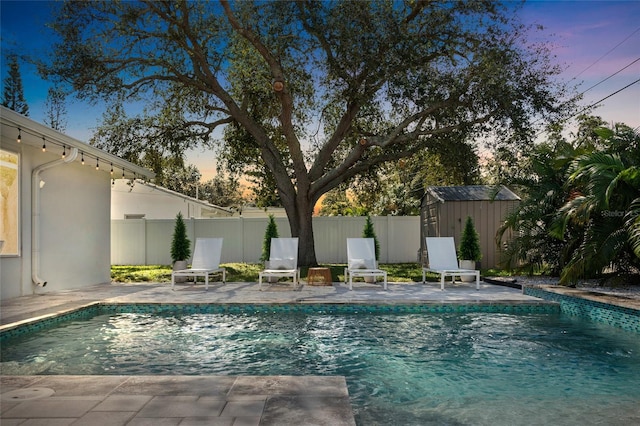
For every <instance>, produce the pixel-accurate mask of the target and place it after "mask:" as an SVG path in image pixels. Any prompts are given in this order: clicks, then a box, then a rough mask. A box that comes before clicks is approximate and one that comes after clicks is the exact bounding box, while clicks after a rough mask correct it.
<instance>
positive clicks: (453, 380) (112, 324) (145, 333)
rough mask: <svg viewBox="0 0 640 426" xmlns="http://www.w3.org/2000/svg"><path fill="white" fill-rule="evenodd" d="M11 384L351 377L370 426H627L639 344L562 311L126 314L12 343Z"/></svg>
mask: <svg viewBox="0 0 640 426" xmlns="http://www.w3.org/2000/svg"><path fill="white" fill-rule="evenodd" d="M0 360H1V367H2V374H4V375H13V374H65V375H67V374H70V375H71V374H98V375H103V374H122V375H137V374H159V375H160V374H179V375H190V374H194V375H195V374H203V375H219V374H222V375H342V376H345V377H346V378H347V385H348V387H349V393H350V396H351V401H352V406H353V409H354V413H355V415H356V421H357V423H358V424H359V425H431V424H433V425H441V424H449V425H536V424H539V425H548V424H554V425H585V424H587V425H588V424H605V425H618V424H619V425H628V424H638V422H639V421H640V408H639V407H640V386H639V384H640V336H638V334H636V333H631V332H627V331H623V330H620V329H617V328H613V327H610V326H607V325H604V324H598V323H593V322H588V321H583V320H579V319H576V318H574V317H569V316H565V315H562V314H517V315H512V314H499V313H482V312H472V313H445V314H387V315H380V314H376V315H370V314H333V315H327V314H313V313H311V314H303V313H292V314H283V313H256V314H229V313H224V314H194V315H180V316H168V315H156V314H139V313H137V314H116V315H98V316H95V317H93V318H91V319H89V320H82V321H70V322H66V323H62V324H60V325H59V326H57V327H55V328H52V329H48V330H46V331H42V332H38V333H29V334H26V335H24V336H20V337H15V338H10V339H7V340H5V341H3V344H2V348H1V355H0Z"/></svg>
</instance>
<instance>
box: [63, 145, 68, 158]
mask: <svg viewBox="0 0 640 426" xmlns="http://www.w3.org/2000/svg"><path fill="white" fill-rule="evenodd" d="M66 156H67V146H66V145H62V158H65V157H66Z"/></svg>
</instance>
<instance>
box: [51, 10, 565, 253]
mask: <svg viewBox="0 0 640 426" xmlns="http://www.w3.org/2000/svg"><path fill="white" fill-rule="evenodd" d="M58 9H59V10H58V11H57V12H58V13H57V15H56V16H55V17H54V22H53V23H52V27H53V28H54V29H55V31H56V32H57V35H58V36H59V37H58V40H59V42H58V44H57V45H56V46H55V47H54V48H53V49H52V51H51V55H50V57H49V58H48V59H47V60H46V61H43V63H41V64H39V65H40V69H41V70H42V72H43V77H45V78H46V79H47V80H53V79H54V78H58V79H60V80H62V81H66V82H69V84H70V85H71V86H72V87H73V88H74V90H76V91H77V93H76V94H77V95H78V96H79V97H80V98H89V99H91V100H97V101H103V100H111V101H115V104H116V105H117V104H118V103H122V102H123V100H127V101H133V102H136V101H144V103H145V106H146V108H145V111H144V112H143V113H142V114H141V116H140V117H136V118H135V119H132V120H128V118H126V119H124V120H122V121H120V120H119V122H122V123H128V124H130V126H127V125H123V126H119V127H118V128H119V129H120V130H119V131H118V132H114V133H112V135H113V137H111V136H109V141H110V142H109V143H110V144H111V145H112V146H116V145H117V146H118V149H121V150H122V151H123V152H124V153H125V154H131V156H133V157H136V158H138V159H140V158H141V157H144V158H145V161H146V157H147V156H149V157H150V158H152V159H154V161H155V160H156V159H158V158H164V159H167V158H171V155H173V156H175V157H181V156H182V155H184V151H185V150H186V149H189V148H193V147H195V146H207V147H208V146H210V144H211V143H212V140H211V137H212V136H215V135H217V134H218V133H217V132H219V130H220V129H221V128H223V127H224V128H225V134H224V135H223V138H222V140H219V141H217V142H220V144H219V151H220V152H219V154H220V155H219V158H221V159H223V161H224V162H225V163H224V164H223V165H224V166H226V167H228V168H229V169H234V168H235V170H234V171H237V172H238V173H243V174H248V175H250V176H251V178H254V179H255V180H256V183H257V184H258V185H259V186H258V193H257V200H256V202H257V204H258V205H273V203H281V204H282V206H283V207H284V208H285V209H286V211H287V215H288V217H289V225H290V227H291V235H293V236H298V237H300V238H301V246H300V262H301V264H303V265H311V264H315V263H316V259H315V251H314V244H313V231H312V220H311V217H312V214H313V207H314V206H315V203H316V202H317V201H318V200H319V199H320V197H321V196H322V195H323V194H326V193H327V192H328V191H330V190H331V189H333V188H336V187H338V186H339V185H340V184H342V183H346V182H349V181H351V180H353V179H355V178H356V177H357V176H361V175H362V174H364V173H368V172H370V171H375V170H377V169H378V168H379V167H381V166H383V165H385V164H389V163H391V164H394V163H396V162H398V161H399V160H400V159H402V158H409V157H412V156H413V155H415V154H416V153H418V152H422V151H424V150H433V149H436V152H442V151H443V150H445V151H447V152H449V153H452V154H453V157H449V155H448V154H446V155H442V159H445V160H446V159H450V160H451V161H452V162H455V161H458V160H459V159H462V161H463V162H464V163H465V164H466V163H467V160H468V159H469V158H467V156H466V154H465V155H460V154H461V153H469V152H470V150H469V144H468V143H467V142H468V141H470V140H480V139H495V140H500V141H508V142H509V143H510V144H512V145H513V146H515V147H516V148H518V147H519V145H521V144H522V143H524V141H526V138H525V137H526V136H529V135H531V134H532V133H533V132H534V131H535V130H536V129H535V127H536V124H535V121H536V120H537V117H540V116H545V117H551V118H553V117H554V116H555V115H556V114H564V113H565V110H568V109H571V108H572V107H573V104H572V103H571V102H562V103H560V102H559V100H561V99H567V98H572V97H571V96H565V93H564V87H563V86H562V83H558V82H556V79H555V77H556V76H557V75H558V74H559V73H560V71H561V69H560V68H559V67H558V66H556V65H554V64H553V63H552V62H551V61H552V56H551V52H550V50H549V49H548V48H547V47H546V46H544V45H543V46H535V47H534V46H532V45H531V43H529V42H528V40H529V36H530V34H528V32H529V31H528V30H527V28H524V27H523V26H522V25H521V24H520V23H519V21H518V16H517V13H514V12H515V10H514V9H515V8H514V7H513V6H512V5H511V4H509V3H502V2H491V1H482V2H463V1H453V2H452V1H445V0H436V1H430V2H425V1H407V2H394V1H370V2H355V1H332V2H282V1H260V2H253V1H237V2H222V3H220V4H218V3H213V2H196V1H193V2H64V3H63V4H61V6H60V7H59V8H58ZM159 28H160V29H162V30H161V31H159V30H158V29H159ZM533 30H534V29H533V28H532V29H531V31H533ZM443 37H444V38H443ZM158 52H161V53H162V54H159V53H158ZM276 81H277V82H279V83H281V84H282V87H281V88H280V89H278V90H276V89H275V87H276V86H274V84H273V83H274V82H276ZM278 87H280V86H278ZM145 129H146V132H145V131H144V130H145ZM227 129H228V130H229V131H228V132H227ZM130 130H132V131H130ZM516 148H514V149H513V151H517V149H516ZM437 149H439V151H438V150H437ZM111 152H113V151H111ZM463 157H464V158H463ZM124 158H126V159H129V158H128V157H127V156H124ZM443 161H444V160H443ZM159 163H160V162H156V164H159ZM460 169H462V170H464V171H465V172H466V171H468V170H467V169H468V168H467V167H466V165H465V166H464V167H461V168H460ZM404 183H406V182H404ZM399 190H401V188H399V187H396V188H393V189H392V190H391V191H389V192H390V193H391V194H396V193H398V191H399ZM393 196H395V195H392V196H391V197H389V198H388V199H389V200H391V199H392V197H393ZM385 204H389V203H388V202H385ZM385 208H386V209H388V210H389V211H392V212H395V211H398V212H400V211H406V206H405V205H401V206H392V205H388V206H385ZM392 214H395V213H392Z"/></svg>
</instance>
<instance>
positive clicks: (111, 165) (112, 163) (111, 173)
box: [111, 163, 113, 175]
mask: <svg viewBox="0 0 640 426" xmlns="http://www.w3.org/2000/svg"><path fill="white" fill-rule="evenodd" d="M111 175H113V163H111Z"/></svg>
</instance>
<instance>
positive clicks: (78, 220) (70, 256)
mask: <svg viewBox="0 0 640 426" xmlns="http://www.w3.org/2000/svg"><path fill="white" fill-rule="evenodd" d="M2 148H3V149H5V150H8V151H11V152H17V153H19V155H20V223H19V225H18V226H19V228H20V231H19V232H20V251H19V254H18V255H14V256H2V259H1V262H2V263H1V273H0V289H1V291H0V297H1V298H3V299H8V298H13V297H18V296H22V295H29V294H33V293H34V292H35V293H47V292H50V291H59V290H63V289H71V288H78V287H83V286H88V285H94V284H100V283H108V282H109V281H110V265H111V260H110V253H111V250H110V248H111V247H110V217H109V205H110V179H109V174H108V173H105V172H104V171H100V172H97V171H96V170H95V169H94V168H93V167H90V166H81V165H80V164H78V163H71V164H63V165H58V166H56V167H53V168H51V169H47V170H44V171H42V172H41V174H40V176H41V180H42V181H44V182H45V183H44V186H43V187H42V189H40V273H39V276H40V277H41V278H42V279H43V280H45V281H47V285H46V287H35V286H34V285H33V283H32V280H31V267H32V265H31V260H32V234H31V231H32V229H31V225H32V191H31V189H32V186H31V173H32V170H33V169H34V168H35V167H37V166H39V165H41V164H44V163H47V162H50V161H55V160H57V159H59V158H60V157H59V156H58V155H57V154H54V153H50V152H46V153H42V152H41V151H40V150H39V149H35V148H33V147H29V146H26V145H23V144H17V143H15V141H13V140H12V139H10V138H6V137H5V135H2Z"/></svg>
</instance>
